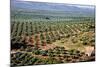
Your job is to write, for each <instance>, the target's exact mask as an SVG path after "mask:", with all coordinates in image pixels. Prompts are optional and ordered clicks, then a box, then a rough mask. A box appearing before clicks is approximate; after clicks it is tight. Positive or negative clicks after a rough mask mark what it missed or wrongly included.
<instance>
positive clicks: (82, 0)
mask: <svg viewBox="0 0 100 67" xmlns="http://www.w3.org/2000/svg"><path fill="white" fill-rule="evenodd" d="M21 1H40V2H54V3H70V4H85V5H95V0H21Z"/></svg>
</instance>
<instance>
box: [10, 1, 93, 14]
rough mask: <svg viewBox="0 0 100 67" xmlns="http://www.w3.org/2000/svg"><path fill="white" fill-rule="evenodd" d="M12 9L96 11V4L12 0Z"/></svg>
mask: <svg viewBox="0 0 100 67" xmlns="http://www.w3.org/2000/svg"><path fill="white" fill-rule="evenodd" d="M11 9H26V10H35V9H36V10H51V11H52V10H53V11H85V12H87V11H94V9H95V6H90V5H88V6H87V5H84V6H83V5H72V4H63V3H61V4H60V3H46V2H30V1H29V2H28V1H17V0H11Z"/></svg>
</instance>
